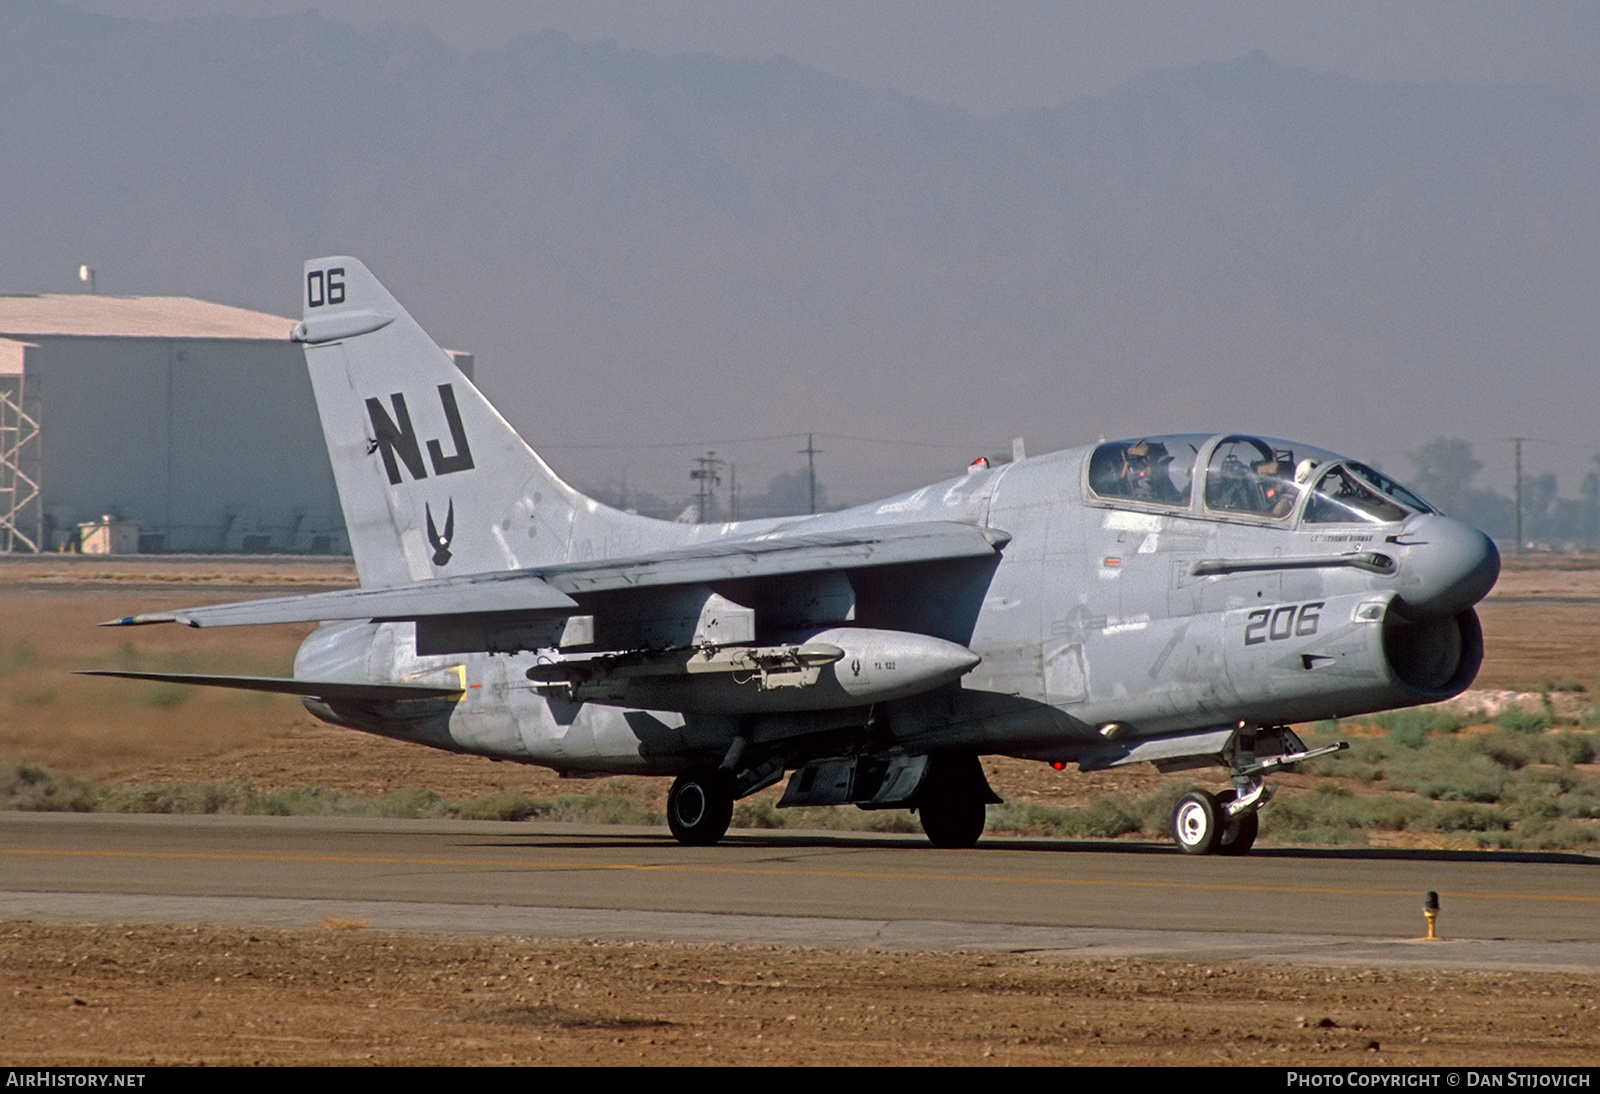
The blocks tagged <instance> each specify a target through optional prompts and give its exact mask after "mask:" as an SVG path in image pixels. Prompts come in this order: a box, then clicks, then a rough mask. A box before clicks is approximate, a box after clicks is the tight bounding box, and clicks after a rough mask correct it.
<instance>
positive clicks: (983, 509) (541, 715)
mask: <svg viewBox="0 0 1600 1094" xmlns="http://www.w3.org/2000/svg"><path fill="white" fill-rule="evenodd" d="M303 291H304V319H303V321H302V322H300V323H298V324H297V325H296V326H295V328H294V331H293V333H292V337H293V338H294V339H296V340H297V341H299V342H302V343H304V346H305V355H306V365H307V367H308V368H309V369H310V373H311V381H312V385H313V387H314V389H315V393H316V400H317V406H318V410H319V412H320V414H321V417H322V424H323V431H324V433H325V435H326V437H327V443H328V455H329V457H330V459H331V460H332V464H333V470H334V474H335V477H336V479H337V483H338V488H339V494H340V498H341V500H342V504H343V507H344V516H345V523H346V527H347V528H348V530H349V535H350V542H351V547H352V550H353V552H354V555H355V562H356V568H357V571H358V573H359V575H360V585H361V587H360V588H359V589H355V590H349V591H338V592H326V593H317V594H312V595H308V596H298V597H289V598H282V599H270V600H258V601H252V602H246V603H236V604H221V605H213V606H208V607H198V608H191V609H186V610H183V611H174V612H160V613H152V614H146V615H135V616H130V617H128V618H126V619H121V620H116V621H115V624H118V625H129V624H143V623H158V622H179V623H187V624H189V625H190V626H195V627H212V626H234V625H241V624H269V623H291V622H303V621H316V622H320V623H322V624H324V625H323V626H322V627H321V628H320V629H318V630H317V631H316V632H315V633H313V634H312V635H311V636H310V637H309V638H308V639H307V640H306V641H305V643H304V645H302V646H301V648H300V651H299V654H298V656H297V657H296V659H295V666H294V676H293V677H292V678H283V679H278V678H261V677H216V676H195V675H188V674H172V673H144V674H139V673H110V674H108V675H121V676H140V677H144V678H154V679H160V680H169V681H177V682H181V683H190V684H209V685H217V686H223V687H237V688H247V689H256V690H264V691H278V692H286V693H289V694H295V695H300V696H302V697H303V699H304V702H305V704H306V706H307V708H308V709H309V710H310V711H311V712H312V713H313V714H315V715H316V716H317V717H319V718H322V719H324V720H325V721H328V722H332V723H334V724H337V725H341V726H348V727H350V728H353V729H359V730H365V731H367V732H370V733H376V734H380V735H382V736H385V737H392V738H396V739H398V740H404V741H413V742H415V743H417V744H423V745H429V746H432V747H434V748H441V749H446V750H449V751H452V752H464V753H473V754H477V755H483V756H492V757H495V758H498V759H504V760H513V761H518V762H522V763H532V764H542V765H544V766H547V767H551V768H554V769H556V770H557V771H560V772H562V773H564V774H567V775H577V776H583V775H614V774H648V775H675V776H676V777H677V779H676V782H675V783H674V784H673V787H672V792H671V798H670V802H669V805H668V820H669V824H670V826H671V829H672V832H673V834H674V835H675V836H676V837H677V838H678V839H679V840H680V841H682V842H684V843H688V844H711V843H715V842H716V841H717V840H719V839H721V838H722V836H723V834H724V833H725V832H726V830H727V828H728V824H729V820H730V817H731V814H732V810H733V803H734V802H735V801H736V800H737V799H739V798H742V797H744V796H745V795H748V794H751V793H754V792H755V791H757V790H760V789H762V788H764V787H767V786H770V785H772V784H774V783H776V782H777V781H778V780H780V779H782V778H783V777H784V776H785V774H788V773H790V772H792V773H793V774H791V775H790V777H789V782H788V786H787V787H786V789H785V792H784V795H783V798H782V802H781V804H782V805H785V806H792V805H845V804H851V805H856V806H859V807H861V808H864V809H884V808H899V809H912V810H915V811H916V812H917V813H918V814H919V815H920V818H921V822H922V826H923V828H924V830H925V831H926V832H927V834H928V836H929V838H930V839H932V841H933V842H934V843H935V844H938V845H940V846H945V847H966V846H970V845H972V844H973V843H975V842H976V841H977V839H978V837H979V835H980V834H981V833H982V831H983V827H984V816H985V806H986V805H987V804H988V803H991V802H996V801H999V799H998V798H997V797H996V796H995V794H994V792H993V790H991V789H990V787H989V784H988V782H987V780H986V778H985V776H984V773H983V769H982V768H981V766H980V764H979V757H981V756H984V755H990V754H1003V755H1008V756H1017V757H1024V758H1029V759H1035V760H1039V761H1041V762H1044V763H1050V764H1053V765H1055V766H1057V767H1062V766H1064V765H1066V764H1069V763H1074V764H1077V765H1078V766H1079V767H1080V768H1081V769H1083V770H1097V769H1101V768H1109V767H1115V766H1119V765H1123V764H1133V763H1142V762H1150V763H1153V764H1155V765H1156V766H1157V767H1158V768H1159V769H1160V770H1162V771H1173V770H1181V769H1185V768H1193V767H1198V766H1203V765H1219V766H1221V767H1223V768H1224V769H1226V771H1227V773H1228V776H1229V778H1230V779H1231V780H1232V784H1233V788H1232V789H1231V790H1229V791H1226V792H1224V793H1222V794H1219V795H1212V794H1209V793H1206V792H1204V791H1195V792H1193V793H1191V794H1189V795H1188V796H1186V797H1185V798H1183V799H1182V800H1181V801H1180V802H1179V804H1178V807H1177V809H1176V812H1175V816H1174V818H1173V834H1174V836H1175V837H1176V840H1177V843H1178V845H1179V846H1180V847H1181V848H1182V849H1183V850H1184V851H1187V852H1190V853H1193V854H1209V853H1221V854H1243V853H1245V852H1247V851H1248V850H1249V849H1250V847H1251V845H1252V844H1253V843H1254V841H1255V836H1256V831H1257V816H1258V814H1257V811H1258V810H1259V809H1260V808H1261V806H1262V805H1263V804H1265V803H1266V802H1267V800H1268V799H1269V797H1270V796H1271V791H1270V788H1269V787H1268V786H1267V785H1266V784H1265V782H1264V781H1263V776H1264V775H1266V774H1268V773H1269V772H1271V771H1273V770H1275V769H1277V768H1280V767H1284V766H1285V765H1288V764H1293V763H1297V762H1299V761H1301V760H1305V759H1308V758H1310V757H1312V756H1316V755H1321V754H1322V753H1324V752H1328V751H1332V750H1334V749H1337V748H1340V747H1343V746H1342V745H1332V746H1328V747H1326V748H1319V749H1308V748H1307V747H1306V746H1305V745H1304V744H1303V743H1302V742H1301V741H1300V740H1299V739H1298V738H1297V737H1296V735H1295V734H1294V733H1293V732H1292V731H1291V730H1290V729H1289V728H1288V727H1289V725H1290V724H1291V723H1294V722H1303V721H1309V720H1314V719H1322V718H1333V717H1343V716H1348V715H1354V714H1361V713H1365V712H1369V711H1376V710H1383V709H1387V708H1391V707H1401V706H1408V705H1413V704H1417V703H1427V702H1433V701H1436V700H1440V699H1445V698H1448V697H1450V696H1453V695H1456V694H1457V693H1459V692H1460V691H1462V690H1463V689H1464V688H1466V687H1467V685H1468V684H1470V683H1471V681H1472V678H1473V676H1474V674H1475V673H1476V672H1477V669H1478V665H1479V663H1480V661H1481V659H1482V654H1483V641H1482V632H1481V630H1480V628H1479V625H1478V619H1477V615H1476V614H1475V613H1474V611H1473V605H1474V604H1475V603H1476V602H1477V601H1478V600H1480V599H1481V598H1482V597H1483V596H1484V595H1485V594H1486V593H1487V592H1488V591H1489V588H1490V586H1492V585H1493V584H1494V581H1495V578H1496V577H1497V575H1498V573H1499V567H1500V559H1499V555H1498V553H1497V552H1496V550H1495V547H1494V544H1493V543H1492V542H1491V541H1490V540H1489V539H1488V538H1487V537H1486V536H1484V535H1483V534H1482V533H1480V532H1478V531H1476V530H1474V529H1472V528H1469V527H1467V526H1466V525H1464V524H1460V523H1458V522H1456V521H1454V520H1451V519H1449V518H1448V517H1445V516H1443V515H1441V514H1440V513H1438V512H1436V511H1434V509H1433V508H1432V507H1431V506H1429V505H1428V504H1427V503H1426V502H1424V501H1423V500H1422V499H1421V498H1419V497H1417V496H1416V495H1415V494H1413V493H1412V492H1411V491H1409V490H1407V489H1406V488H1405V487H1403V486H1401V485H1400V484H1398V483H1396V482H1395V481H1394V480H1392V479H1390V478H1388V477H1387V476H1385V475H1383V474H1381V473H1380V472H1378V471H1376V470H1374V469H1372V468H1371V467H1369V466H1366V465H1365V464H1362V463H1358V462H1356V461H1354V460H1350V459H1346V458H1344V457H1342V456H1338V455H1335V454H1334V453H1331V452H1324V451H1321V450H1318V449H1315V448H1310V447H1307V446H1305V445H1301V444H1294V443H1290V442H1286V441H1281V440H1272V439H1268V438H1263V437H1255V436H1247V435H1243V434H1226V435H1218V436H1202V435H1194V436H1151V437H1143V438H1137V439H1134V440H1127V441H1112V442H1108V443H1103V444H1099V445H1096V446H1092V447H1088V448H1082V449H1074V450H1072V451H1067V452H1056V453H1053V454H1050V455H1046V456H1039V457H1036V458H1029V459H1023V460H1020V461H1017V462H1013V463H1010V464H1006V465H1003V466H998V467H993V468H989V467H985V466H982V462H981V461H980V464H979V465H978V466H976V467H974V468H973V469H971V470H969V471H968V473H967V474H965V475H963V476H960V477H958V478H954V479H951V480H949V481H947V482H941V483H937V484H935V485H933V486H928V487H924V488H923V489H921V490H917V491H914V492H912V493H909V494H904V495H901V496H899V497H895V498H890V499H888V500H887V501H882V502H877V503H875V504H871V505H863V506H859V507H857V508H854V509H849V510H846V511H843V512H836V513H827V514H822V515H817V516H810V517H798V518H788V519H781V520H762V521H745V522H737V523H730V524H710V525H687V524H679V523H669V522H664V521H656V520H650V519H647V518H643V517H639V516H635V515H632V514H628V513H622V512H618V511H616V510H614V509H610V508H607V507H606V506H603V505H601V504H599V503H598V502H595V501H593V500H591V499H589V498H587V497H585V496H583V495H582V494H580V493H578V492H577V491H576V490H574V489H573V488H572V487H570V486H568V485H567V484H566V483H564V482H563V481H561V479H560V478H558V477H557V476H556V475H555V473H554V472H552V471H551V470H550V468H549V467H548V466H547V465H546V464H545V463H544V461H543V460H541V459H540V458H539V456H538V455H536V454H535V453H534V452H533V450H532V449H530V448H529V447H528V446H527V445H526V444H525V443H524V442H523V440H522V438H520V437H519V436H518V435H517V434H516V432H515V431H514V430H512V428H511V427H510V426H509V425H508V424H507V423H506V421H505V420H504V419H503V418H501V417H500V415H499V414H498V413H497V412H496V411H495V409H494V408H493V407H492V406H490V405H489V403H488V402H487V401H486V400H485V399H484V398H483V396H482V395H481V394H479V392H478V391H477V389H476V388H474V387H473V385H472V384H471V383H470V382H469V381H468V380H467V379H466V377H465V376H463V375H462V374H461V373H460V371H458V370H457V369H456V368H455V367H454V366H453V365H452V363H451V361H450V359H449V358H448V357H447V356H446V355H445V354H444V353H443V352H442V351H441V350H440V349H439V348H438V347H437V346H436V345H435V344H434V343H433V341H432V340H430V339H429V337H428V336H427V334H425V333H424V332H423V330H422V329H421V327H419V326H418V325H417V323H416V322H415V321H414V320H413V319H412V318H411V316H410V315H408V314H407V313H406V311H405V309H403V308H402V307H401V306H400V305H399V304H398V303H397V302H396V301H395V299H394V298H393V297H392V296H390V295H389V293H388V292H387V291H386V290H385V289H384V288H383V286H382V285H380V284H379V283H378V281H377V279H376V278H374V277H373V276H372V274H371V273H370V272H368V270H367V269H366V267H364V266H363V265H362V264H361V263H360V262H358V261H356V260H355V259H353V258H347V257H339V258H323V259H317V260H315V261H312V262H309V263H307V264H306V268H305V277H304V281H303Z"/></svg>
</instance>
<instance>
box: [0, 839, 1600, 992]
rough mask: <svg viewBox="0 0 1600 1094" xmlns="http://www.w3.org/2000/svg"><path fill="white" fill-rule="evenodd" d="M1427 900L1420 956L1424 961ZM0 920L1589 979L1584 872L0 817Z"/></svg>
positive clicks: (1590, 939)
mask: <svg viewBox="0 0 1600 1094" xmlns="http://www.w3.org/2000/svg"><path fill="white" fill-rule="evenodd" d="M1428 890H1433V891H1436V892H1437V893H1438V894H1439V896H1440V901H1441V906H1442V910H1441V913H1440V916H1439V919H1438V923H1437V928H1438V935H1439V940H1437V941H1432V942H1430V941H1426V940H1424V938H1423V937H1422V936H1423V935H1425V933H1426V924H1425V920H1424V917H1423V912H1422V904H1423V896H1424V893H1425V892H1427V891H1428ZM0 919H6V920H18V919H27V920H40V921H51V922H88V923H215V924H232V925H246V926H250V925H254V926H261V927H273V926H278V927H294V926H316V925H318V924H327V923H350V924H362V925H366V926H369V927H373V928H385V929H401V930H418V931H448V932H455V933H488V934H511V935H529V936H539V937H552V938H606V939H630V938H632V939H648V940H679V941H695V942H722V943H778V944H791V945H825V946H843V947H860V946H867V947H887V948H895V949H918V950H920V949H980V950H982V949H988V950H1030V951H1049V952H1054V953H1060V954H1061V955H1063V956H1072V957H1089V956H1104V957H1110V956H1122V955H1140V956H1152V957H1154V956H1163V957H1178V958H1182V959H1186V960H1217V961H1224V960H1227V961H1239V960H1253V959H1259V960H1268V961H1273V962H1291V963H1300V964H1314V965H1360V966H1388V967H1407V966H1420V967H1438V968H1466V969H1501V970H1505V969H1526V970H1545V971H1554V970H1565V971H1581V972H1593V971H1595V970H1597V969H1600V859H1597V858H1594V857H1591V856H1583V855H1573V854H1559V853H1490V852H1433V851H1385V850H1374V849H1365V848H1364V849H1359V850H1345V849H1276V848H1265V849H1258V850H1257V851H1256V852H1255V853H1254V854H1252V855H1250V856H1249V857H1246V858H1242V859H1229V858H1192V857H1187V856H1184V855H1182V854H1180V853H1178V852H1177V851H1176V850H1174V849H1173V848H1172V847H1171V846H1170V845H1167V844H1155V843H1148V844H1147V843H1124V842H1117V843H1090V842H1067V841H1045V840H1022V839H1005V838H994V839H986V840H985V841H984V842H983V844H981V845H980V846H979V847H978V848H977V849H975V850H968V851H941V850H937V849H935V848H933V847H931V846H929V845H928V844H927V843H926V842H924V841H923V840H921V839H918V838H913V837H905V836H877V835H861V834H849V835H838V834H833V833H825V832H812V833H805V832H793V831H788V830H785V831H782V832H773V833H767V832H734V833H732V834H731V835H730V836H729V838H728V839H727V840H725V841H724V842H723V843H722V844H721V845H719V846H717V847H711V848H687V847H680V846H678V845H677V844H676V843H674V842H673V841H672V840H671V839H670V837H668V836H667V835H666V834H665V833H662V832H657V831H655V830H653V829H640V828H626V827H582V826H572V825H561V824H511V823H469V822H459V821H400V820H352V819H344V818H338V819H333V818H308V817H292V818H288V817H221V816H199V817H195V816H118V815H103V814H102V815H73V814H41V813H6V814H0Z"/></svg>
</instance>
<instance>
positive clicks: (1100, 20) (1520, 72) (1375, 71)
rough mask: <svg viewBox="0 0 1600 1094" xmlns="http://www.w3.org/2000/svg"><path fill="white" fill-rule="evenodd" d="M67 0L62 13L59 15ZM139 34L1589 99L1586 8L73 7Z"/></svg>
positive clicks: (160, 3)
mask: <svg viewBox="0 0 1600 1094" xmlns="http://www.w3.org/2000/svg"><path fill="white" fill-rule="evenodd" d="M69 2H71V0H69ZM73 6H77V7H82V8H87V9H90V10H95V11H104V12H109V13H114V14H117V15H125V16H133V17H138V18H144V19H165V18H175V17H179V16H184V15H195V14H214V13H222V12H226V13H230V14H254V15H269V14H277V13H284V12H295V11H304V10H306V9H308V8H312V9H315V10H318V11H320V12H321V13H322V14H323V15H325V16H327V17H329V18H333V19H339V20H343V21H345V22H349V23H352V24H355V25H357V26H370V25H372V24H374V23H379V22H383V21H386V20H395V21H400V22H407V23H414V24H417V25H420V26H424V27H427V28H428V29H430V30H431V31H432V32H433V33H434V34H436V35H438V36H439V37H440V38H441V39H443V40H445V41H446V42H448V43H450V44H451V45H452V46H454V47H456V48H457V49H459V50H463V51H470V50H473V49H479V48H484V47H493V46H498V45H501V44H503V43H504V42H506V41H507V40H509V39H510V38H513V37H515V36H517V35H521V34H527V33H533V32H538V31H542V30H557V31H561V32H563V33H565V34H567V35H569V36H570V37H572V38H575V39H578V40H579V41H592V40H596V39H613V40H615V41H617V42H618V43H620V44H621V45H623V46H626V47H630V48H636V49H642V50H646V51H649V52H652V53H679V52H687V51H692V50H704V51H707V52H710V53H715V54H720V55H723V56H750V57H770V56H775V55H780V54H781V55H785V56H788V57H792V58H794V59H795V60H797V61H800V62H803V63H805V64H808V65H813V66H815V67H817V68H820V69H822V70H823V71H825V72H829V73H832V74H833V75H836V76H842V77H844V78H846V79H850V80H854V81H857V82H859V83H862V84H866V85H867V86H869V87H890V88H893V89H895V90H898V91H902V92H906V93H908V94H911V95H915V96H917V97H918V98H924V99H929V100H933V101H935V102H948V103H956V104H959V105H961V106H964V107H966V108H967V109H969V110H972V111H973V112H975V113H979V114H992V113H996V112H999V111H1002V110H1005V109H1008V108H1011V107H1015V106H1034V105H1047V104H1054V103H1059V102H1063V101H1065V100H1069V99H1074V98H1077V97H1079V96H1083V95H1101V94H1104V93H1105V92H1107V91H1109V90H1111V89H1112V88H1114V87H1116V86H1117V85H1118V84H1120V83H1122V82H1123V81H1125V80H1128V79H1130V78H1132V77H1134V76H1138V75H1140V74H1141V73H1145V72H1149V71H1152V70H1156V69H1164V68H1175V67H1181V66H1187V65H1192V64H1196V63H1200V62H1205V61H1221V60H1228V59H1231V58H1234V57H1239V56H1241V55H1243V54H1246V53H1249V52H1251V51H1252V50H1257V49H1259V50H1262V51H1263V52H1265V53H1266V54H1267V55H1268V56H1270V57H1271V58H1272V59H1273V60H1275V61H1277V62H1278V63H1279V64H1283V65H1289V66H1294V67H1302V68H1309V69H1314V70H1319V71H1330V72H1341V73H1345V74H1347V75H1350V76H1354V77H1357V78H1358V79H1361V80H1379V81H1381V80H1402V81H1410V82H1419V83H1427V82H1432V81H1436V80H1449V81H1453V82H1455V83H1463V84H1542V85H1547V86H1554V87H1563V88H1569V89H1573V90H1585V91H1594V90H1600V3H1596V2H1594V0H1587V2H1582V0H1579V2H1572V0H1563V2H1557V0H1548V2H1530V0H1524V2H1518V3H1511V2H1497V0H1411V2H1405V0H1339V2H1320V3H1313V2H1294V0H1190V2H1185V3H1174V2H1160V0H1123V2H1119V3H1110V2H1083V0H1071V2H1055V3H1049V2H1044V0H1009V2H1006V3H998V2H994V0H990V2H988V3H973V2H961V0H869V2H866V3H861V2H851V0H809V2H806V3H777V2H764V0H672V2H664V0H658V2H649V0H613V2H609V3H608V2H605V0H599V2H595V0H453V2H452V3H450V4H440V3H437V2H434V0H320V2H308V0H243V2H241V0H138V2H131V0H121V2H119V0H78V2H77V3H74V4H73Z"/></svg>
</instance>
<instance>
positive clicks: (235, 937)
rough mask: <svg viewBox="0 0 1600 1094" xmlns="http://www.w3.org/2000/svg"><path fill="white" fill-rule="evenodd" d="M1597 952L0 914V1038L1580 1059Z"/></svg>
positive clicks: (495, 1055)
mask: <svg viewBox="0 0 1600 1094" xmlns="http://www.w3.org/2000/svg"><path fill="white" fill-rule="evenodd" d="M1597 989H1600V977H1586V976H1570V975H1560V974H1539V975H1533V974H1479V973H1439V972H1397V971H1382V970H1320V969H1309V970H1308V969H1294V968H1275V967H1267V966H1253V965H1244V966H1239V965H1220V964H1203V963H1195V962H1163V961H1148V960H1116V961H1102V962H1088V961H1057V960H1053V959H1051V958H1050V957H1049V956H1048V955H1042V954H970V953H934V954H928V953H902V952H893V951H872V952H864V951H856V952H838V951H830V950H817V949H794V948H782V947H765V946H686V945H670V944H643V943H591V942H559V941H558V942H551V941H541V940H536V939H462V938H446V937H436V936H416V935H400V934H388V933H377V932H369V931H365V930H361V929H359V928H353V927H351V926H349V925H345V926H343V928H342V929H330V930H323V931H261V930H253V931H252V930H243V929H232V928H213V927H200V928H181V927H131V928H130V927H50V926H40V925H33V924H8V925H0V1056H3V1057H4V1058H5V1060H6V1061H7V1063H9V1064H11V1065H12V1066H37V1065H45V1064H67V1065H79V1066H87V1065H94V1066H119V1067H128V1068H138V1067H141V1066H147V1065H162V1064H235V1065H237V1064H337V1063H348V1064H444V1065H459V1064H483V1063H500V1064H572V1065H594V1064H660V1065H683V1064H774V1065H786V1064H865V1063H871V1064H1001V1065H1007V1064H1070V1063H1078V1064H1100V1065H1150V1064H1180V1065H1186V1066H1193V1065H1196V1064H1202V1065H1205V1064H1268V1065H1277V1066H1283V1065H1286V1064H1290V1063H1294V1064H1300V1065H1314V1066H1325V1067H1333V1066H1342V1067H1348V1066H1402V1067H1415V1066H1440V1065H1449V1066H1455V1067H1459V1066H1463V1065H1469V1064H1479V1065H1499V1066H1506V1065H1511V1064H1524V1065H1529V1064H1541V1065H1561V1066H1571V1067H1586V1066H1589V1065H1592V1064H1593V1062H1594V1061H1595V1059H1596V1058H1597V1056H1600V1021H1597V1020H1596V1018H1597V1014H1596V1002H1595V1001H1596V999H1597V997H1600V991H1597Z"/></svg>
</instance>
